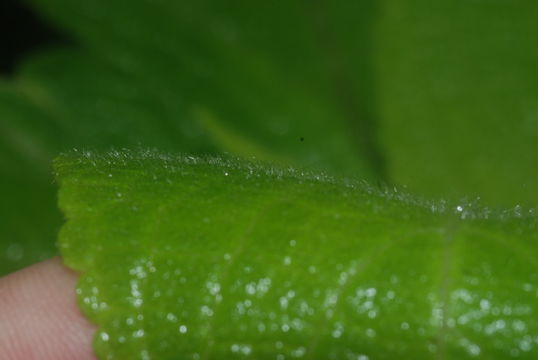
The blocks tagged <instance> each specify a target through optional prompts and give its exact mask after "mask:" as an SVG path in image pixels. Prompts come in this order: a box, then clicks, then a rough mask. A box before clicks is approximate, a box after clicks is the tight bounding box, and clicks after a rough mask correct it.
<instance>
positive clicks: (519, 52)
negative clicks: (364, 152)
mask: <svg viewBox="0 0 538 360" xmlns="http://www.w3.org/2000/svg"><path fill="white" fill-rule="evenodd" d="M382 7H383V10H382V11H380V16H379V18H378V19H377V21H376V25H375V29H374V30H373V32H372V33H373V36H374V37H375V38H376V41H375V43H376V46H375V51H374V52H373V53H374V59H373V61H372V63H373V64H374V67H375V75H374V82H375V84H376V89H377V99H378V109H377V112H378V114H379V117H378V119H379V121H380V124H379V127H380V128H381V129H383V131H382V132H381V142H382V148H383V149H384V151H385V156H386V158H387V159H388V160H387V161H388V166H387V168H388V178H389V179H390V180H391V181H393V182H395V183H400V184H405V185H408V186H409V190H410V191H412V192H413V193H416V194H425V195H427V196H434V197H438V196H442V197H448V196H450V197H456V198H459V197H463V196H467V197H477V196H479V197H481V198H482V201H483V202H484V203H485V204H488V205H493V206H507V207H510V206H515V205H516V204H521V205H523V204H526V205H529V206H536V204H538V191H537V187H536V184H537V179H538V166H537V165H536V164H538V81H537V79H538V67H536V63H537V62H538V48H537V47H536V46H535V39H536V37H537V36H538V22H536V16H537V14H538V2H536V1H532V0H523V1H505V0H490V1H463V0H446V1H422V0H408V1H401V0H386V1H383V6H382Z"/></svg>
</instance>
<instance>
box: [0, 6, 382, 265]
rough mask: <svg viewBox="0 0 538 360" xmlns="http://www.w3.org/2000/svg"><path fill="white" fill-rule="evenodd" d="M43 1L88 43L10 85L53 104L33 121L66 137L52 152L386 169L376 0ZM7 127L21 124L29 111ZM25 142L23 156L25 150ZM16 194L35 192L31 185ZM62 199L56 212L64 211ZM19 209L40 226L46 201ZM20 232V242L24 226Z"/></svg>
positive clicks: (43, 181)
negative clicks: (375, 65)
mask: <svg viewBox="0 0 538 360" xmlns="http://www.w3.org/2000/svg"><path fill="white" fill-rule="evenodd" d="M34 3H35V4H36V6H38V7H39V8H40V9H41V10H42V12H43V14H44V15H48V16H49V17H50V18H51V19H52V21H53V22H54V23H55V24H56V25H57V26H63V27H64V28H65V29H67V30H68V31H69V32H70V34H72V35H73V37H74V39H75V41H76V42H77V43H78V46H77V47H76V48H71V49H56V50H49V51H43V52H42V53H41V54H39V55H35V56H33V57H31V58H29V59H27V61H25V62H24V63H23V64H21V65H20V67H19V71H18V73H17V75H16V76H15V78H14V79H13V82H12V83H11V84H10V85H11V87H13V88H15V89H17V91H18V92H19V93H20V94H21V96H22V97H23V98H25V101H26V102H27V103H28V105H27V106H28V107H31V108H36V109H37V110H39V111H38V112H37V113H36V115H33V116H32V117H31V118H29V121H30V122H31V123H32V124H36V126H38V127H39V128H45V129H46V128H50V129H51V130H52V133H53V134H55V135H56V136H55V137H54V140H55V141H54V142H53V143H52V149H53V150H54V151H53V152H52V154H57V153H59V152H61V151H67V150H70V149H72V148H83V147H91V148H94V149H101V150H110V149H111V148H112V147H113V148H121V147H128V148H132V147H136V146H140V145H142V146H144V147H156V148H158V149H160V150H162V151H184V152H188V153H194V154H218V153H222V152H229V153H231V154H234V155H237V156H242V157H246V158H249V157H252V156H255V157H256V158H257V159H259V160H268V161H271V162H278V163H281V164H284V165H300V166H308V167H312V168H315V169H323V170H326V171H329V172H332V173H340V174H346V175H354V176H357V177H360V178H365V179H371V180H374V179H379V178H382V177H383V172H384V169H383V163H382V161H379V160H380V159H381V158H382V154H381V152H380V150H379V149H378V148H377V144H376V143H375V136H370V135H375V124H374V123H373V121H372V119H373V114H372V113H371V112H372V109H371V108H372V102H371V101H370V94H371V91H370V87H371V83H370V79H369V75H368V68H369V63H368V61H367V60H368V59H367V58H366V57H364V56H363V55H364V54H365V53H367V51H368V48H369V46H370V43H369V39H368V36H367V33H368V32H367V28H368V27H369V24H370V19H373V18H372V17H371V16H370V15H371V14H372V12H373V8H374V7H373V2H364V3H363V2H360V3H357V4H352V3H349V4H344V3H335V4H322V3H320V4H317V3H313V4H306V3H303V2H289V3H286V4H285V5H283V4H279V3H266V4H257V3H249V2H243V1H232V2H228V3H227V4H226V6H223V4H221V3H219V2H216V1H189V2H183V1H181V2H177V1H156V2H152V3H151V4H150V3H148V2H146V1H141V0H136V1H131V2H130V3H129V6H128V7H125V4H124V3H122V2H119V1H93V0H92V1H80V2H77V3H73V2H70V1H61V0H60V1H57V0H45V1H39V0H37V1H34ZM351 14H354V15H353V16H351ZM343 20H345V21H343ZM334 46H336V47H334ZM8 106H10V105H8ZM21 111H25V110H21ZM1 112H2V110H1V109H0V114H1ZM6 121H8V122H10V123H13V124H14V126H19V125H18V121H19V120H18V117H17V116H14V117H11V116H6ZM28 131H29V132H30V133H31V132H32V131H34V129H33V128H31V127H29V129H28ZM22 135H23V136H24V137H29V136H28V135H29V134H24V133H23V134H22ZM34 139H35V140H36V141H37V143H38V144H39V142H41V141H42V140H43V139H41V138H39V137H36V138H32V140H34ZM8 145H9V143H8ZM32 145H34V144H32ZM34 146H35V145H34ZM19 150H20V149H18V148H13V149H10V152H13V153H15V154H16V158H21V157H23V158H24V157H25V155H26V154H25V153H17V151H19ZM40 156H41V158H40V159H39V161H40V163H39V164H37V165H39V166H43V164H45V166H46V167H48V166H49V164H48V163H47V162H48V161H51V160H52V155H51V153H49V152H44V153H42V154H40ZM34 160H35V159H33V158H27V159H26V161H25V166H26V167H28V168H29V169H31V168H32V167H34V166H36V164H34V162H33V161H34ZM2 170H3V171H5V172H9V171H11V168H9V167H5V168H3V169H2ZM33 179H34V180H33V181H34V182H35V183H37V184H39V188H44V189H47V191H48V192H43V193H41V195H40V196H41V197H47V198H53V197H54V194H53V193H52V192H51V191H50V190H48V188H50V183H51V181H52V179H51V177H50V175H49V174H48V173H46V174H44V175H40V176H34V177H33ZM8 191H9V192H10V193H11V194H13V197H15V198H16V197H17V196H20V197H24V196H25V192H26V187H18V186H14V187H12V188H11V189H9V190H8ZM48 204H49V207H48V208H44V209H43V213H54V214H57V210H56V209H55V208H54V207H53V206H52V205H51V204H52V203H50V202H48ZM0 207H2V210H1V211H2V212H10V211H12V208H13V207H12V206H9V207H8V206H7V204H6V205H4V204H2V205H0ZM16 207H17V211H18V212H20V213H21V214H22V215H23V216H24V215H25V214H26V217H25V218H24V217H23V218H22V219H21V221H20V222H19V223H25V222H26V223H28V222H31V221H33V213H32V208H33V204H31V203H30V204H27V203H25V202H22V201H21V202H20V203H19V204H18V205H17V206H16ZM0 225H1V224H0ZM56 226H57V225H56V223H54V224H52V223H51V224H50V228H49V229H47V231H46V234H49V233H54V231H53V230H55V229H56ZM13 234H14V235H13V236H15V237H20V232H18V230H17V229H16V228H14V230H13ZM39 241H44V242H47V241H48V244H49V245H47V246H48V247H50V246H51V244H52V242H53V237H49V236H48V235H47V236H45V235H40V237H39V238H38V239H31V240H29V242H27V241H22V242H20V243H18V245H17V246H20V247H21V248H24V249H27V248H33V244H34V243H36V242H39ZM3 247H5V244H4V242H3V241H2V242H1V243H0V254H4V253H5V251H2V250H3V249H2V248H3ZM7 260H8V261H10V260H9V258H8V259H7ZM25 263H26V260H25ZM21 264H22V263H21V262H19V264H13V266H15V267H17V266H20V265H21ZM13 266H10V267H8V269H13ZM2 267H3V266H0V273H3V272H4V271H3V270H4V269H2Z"/></svg>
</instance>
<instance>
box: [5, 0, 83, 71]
mask: <svg viewBox="0 0 538 360" xmlns="http://www.w3.org/2000/svg"><path fill="white" fill-rule="evenodd" d="M72 43H73V41H72V39H70V38H69V37H68V36H67V35H66V34H65V33H63V32H61V31H60V30H59V29H57V28H54V27H53V26H51V25H50V24H48V23H47V22H46V21H45V20H44V19H42V18H40V17H39V15H37V14H36V12H35V11H34V10H33V9H32V8H31V6H30V5H29V4H27V3H26V2H25V1H21V0H18V1H17V0H0V76H4V77H6V76H8V77H9V76H11V75H13V74H14V72H15V71H16V70H17V64H18V63H19V62H20V61H21V60H22V59H24V57H26V56H28V55H29V54H31V53H32V52H34V51H38V50H40V49H43V48H47V47H52V46H58V45H65V44H72Z"/></svg>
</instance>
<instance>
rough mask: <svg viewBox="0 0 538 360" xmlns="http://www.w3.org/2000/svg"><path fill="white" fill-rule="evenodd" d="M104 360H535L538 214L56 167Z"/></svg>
mask: <svg viewBox="0 0 538 360" xmlns="http://www.w3.org/2000/svg"><path fill="white" fill-rule="evenodd" d="M55 168H56V171H57V177H58V181H59V183H60V197H59V199H60V207H61V209H62V210H63V211H64V213H65V215H66V217H67V223H66V224H65V225H64V227H63V228H62V230H61V233H60V249H61V253H62V255H63V257H64V261H65V263H66V264H67V265H68V266H70V267H72V268H73V269H75V270H77V271H79V272H81V273H82V276H81V279H80V282H79V287H78V290H77V293H78V296H79V301H80V304H81V306H82V309H83V311H84V313H85V314H86V315H87V316H88V317H89V318H90V319H91V320H92V321H93V322H95V323H96V324H98V325H99V331H98V333H97V335H96V338H95V349H96V353H97V355H98V356H99V357H100V358H101V359H177V358H182V359H228V358H234V359H360V360H365V359H370V360H374V359H395V358H408V359H410V358H412V359H472V358H487V359H506V358H519V359H534V358H536V356H537V355H538V320H537V319H538V318H537V317H536V314H537V311H538V303H537V301H536V300H537V297H538V287H537V286H536V284H537V283H538V270H537V261H536V258H535V257H534V256H533V255H532V254H533V253H534V252H536V246H537V245H536V244H537V241H538V232H537V231H536V227H537V225H538V218H537V216H536V210H523V209H521V208H520V207H516V208H514V209H511V210H510V211H503V212H494V211H492V210H489V209H487V208H481V207H478V206H475V205H473V204H465V203H460V204H457V203H455V204H450V203H447V202H439V203H437V202H428V201H423V200H417V199H414V198H412V197H410V196H409V195H406V194H404V193H401V192H398V191H397V190H385V191H380V190H375V189H374V188H371V187H370V186H368V185H367V184H366V183H363V182H355V181H350V180H341V179H335V178H332V177H328V176H326V175H322V174H316V173H310V172H304V171H300V170H294V169H292V168H286V169H282V168H278V167H272V166H268V165H263V164H260V163H253V162H245V161H243V160H237V159H233V158H213V157H205V158H199V157H190V156H183V155H171V154H163V153H156V152H154V151H138V152H111V153H107V154H101V155H99V154H94V153H92V152H87V151H86V152H73V153H70V154H67V155H63V156H62V157H60V158H58V159H57V160H56V162H55Z"/></svg>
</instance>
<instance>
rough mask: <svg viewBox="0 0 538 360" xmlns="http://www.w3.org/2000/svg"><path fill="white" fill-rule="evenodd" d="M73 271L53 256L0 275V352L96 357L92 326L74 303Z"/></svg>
mask: <svg viewBox="0 0 538 360" xmlns="http://www.w3.org/2000/svg"><path fill="white" fill-rule="evenodd" d="M77 277H78V276H77V274H76V273H75V272H73V271H72V270H70V269H68V268H66V267H65V266H64V265H63V264H62V262H61V260H60V259H59V258H53V259H50V260H46V261H44V262H41V263H39V264H36V265H32V266H30V267H28V268H26V269H23V270H20V271H17V272H15V273H13V274H10V275H7V276H4V277H1V278H0V358H1V359H5V360H34V359H36V360H37V359H39V360H73V359H77V360H96V358H95V356H94V355H93V351H92V345H91V343H92V338H93V335H94V333H95V330H96V329H95V326H94V325H92V324H91V323H89V322H88V320H87V319H86V318H85V317H84V316H83V315H82V314H81V313H80V311H79V308H78V306H77V304H76V295H75V283H76V280H77Z"/></svg>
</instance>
